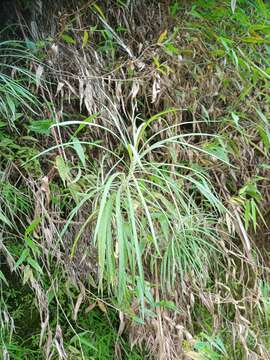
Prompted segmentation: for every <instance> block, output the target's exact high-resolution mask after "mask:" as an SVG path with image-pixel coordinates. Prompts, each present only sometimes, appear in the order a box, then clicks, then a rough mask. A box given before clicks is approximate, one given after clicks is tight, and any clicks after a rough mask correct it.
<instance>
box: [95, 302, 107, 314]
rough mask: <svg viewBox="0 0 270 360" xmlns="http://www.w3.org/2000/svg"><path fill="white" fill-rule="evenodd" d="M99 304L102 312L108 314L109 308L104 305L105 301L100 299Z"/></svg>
mask: <svg viewBox="0 0 270 360" xmlns="http://www.w3.org/2000/svg"><path fill="white" fill-rule="evenodd" d="M97 304H98V307H99V308H100V310H101V311H102V312H104V313H105V314H107V309H106V306H105V305H104V303H103V302H102V301H98V302H97Z"/></svg>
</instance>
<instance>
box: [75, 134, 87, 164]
mask: <svg viewBox="0 0 270 360" xmlns="http://www.w3.org/2000/svg"><path fill="white" fill-rule="evenodd" d="M73 148H74V150H75V151H76V153H77V155H78V157H79V159H80V160H81V162H82V164H83V166H86V161H85V153H84V149H83V147H82V145H81V143H80V141H79V139H77V138H74V140H73Z"/></svg>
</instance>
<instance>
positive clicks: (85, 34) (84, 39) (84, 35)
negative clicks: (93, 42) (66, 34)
mask: <svg viewBox="0 0 270 360" xmlns="http://www.w3.org/2000/svg"><path fill="white" fill-rule="evenodd" d="M88 39H89V32H88V31H86V30H85V31H84V33H83V43H82V48H83V49H84V48H85V47H86V45H87V42H88Z"/></svg>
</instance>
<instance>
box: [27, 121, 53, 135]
mask: <svg viewBox="0 0 270 360" xmlns="http://www.w3.org/2000/svg"><path fill="white" fill-rule="evenodd" d="M54 123H55V121H54V120H51V119H45V120H33V121H32V122H31V124H30V125H29V126H28V129H29V130H30V131H33V132H35V133H37V134H42V135H50V132H51V130H50V127H51V126H52V125H53V124H54Z"/></svg>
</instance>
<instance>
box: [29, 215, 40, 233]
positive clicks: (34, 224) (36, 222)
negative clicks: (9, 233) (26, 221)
mask: <svg viewBox="0 0 270 360" xmlns="http://www.w3.org/2000/svg"><path fill="white" fill-rule="evenodd" d="M40 221H41V218H40V217H38V218H36V219H34V220H33V221H32V222H31V224H30V225H29V226H28V227H27V228H26V230H25V236H27V235H29V234H31V233H32V232H33V231H34V230H36V228H37V226H38V225H39V224H40Z"/></svg>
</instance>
